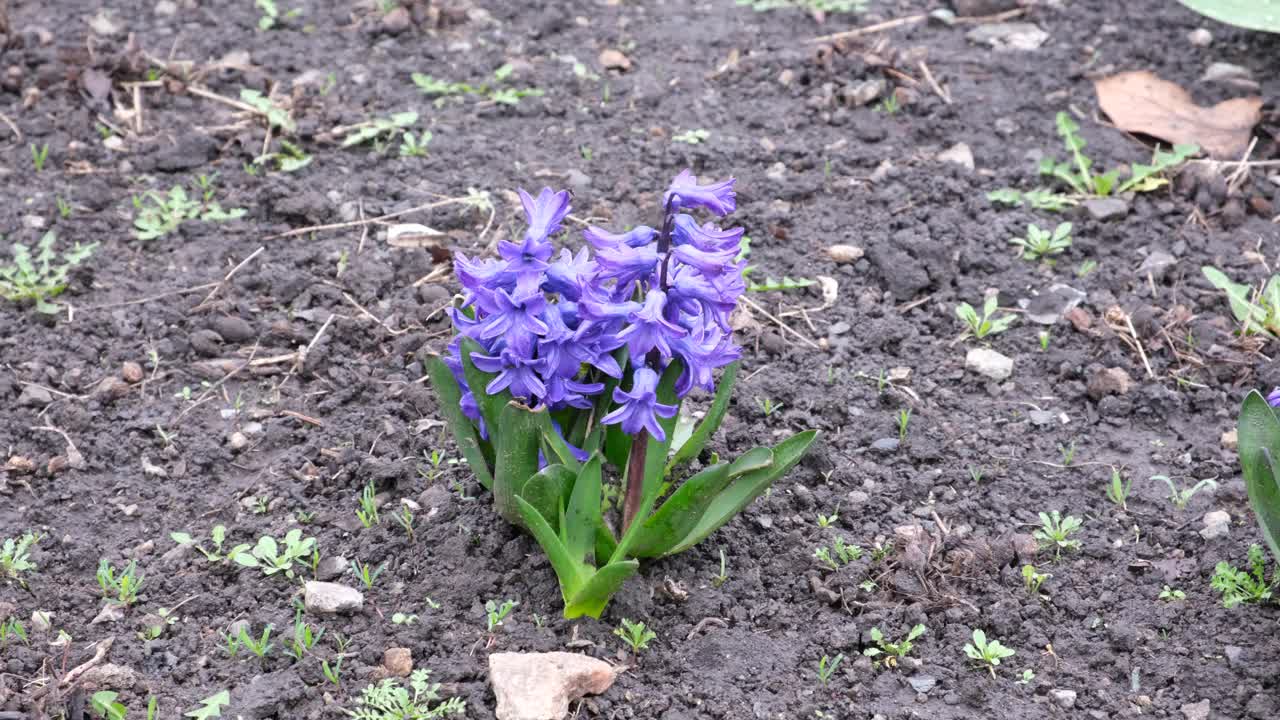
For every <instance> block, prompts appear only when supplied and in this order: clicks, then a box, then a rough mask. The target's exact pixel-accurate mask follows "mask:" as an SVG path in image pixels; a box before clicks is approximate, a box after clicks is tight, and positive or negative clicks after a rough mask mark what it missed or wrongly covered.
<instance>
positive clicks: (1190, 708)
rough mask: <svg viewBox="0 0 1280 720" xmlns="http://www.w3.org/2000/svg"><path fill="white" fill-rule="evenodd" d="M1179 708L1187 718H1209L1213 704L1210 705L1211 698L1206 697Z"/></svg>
mask: <svg viewBox="0 0 1280 720" xmlns="http://www.w3.org/2000/svg"><path fill="white" fill-rule="evenodd" d="M1179 709H1180V710H1182V717H1184V718H1186V720H1209V710H1210V709H1211V706H1210V705H1209V699H1208V698H1205V699H1204V700H1201V701H1200V702H1196V703H1187V704H1186V705H1183V706H1182V707H1181V708H1179Z"/></svg>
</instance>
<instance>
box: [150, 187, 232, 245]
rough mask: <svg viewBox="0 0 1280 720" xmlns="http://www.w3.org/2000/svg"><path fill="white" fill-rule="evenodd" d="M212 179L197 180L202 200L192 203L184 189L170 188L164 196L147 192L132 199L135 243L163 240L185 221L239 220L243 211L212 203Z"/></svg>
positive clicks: (152, 191) (151, 191)
mask: <svg viewBox="0 0 1280 720" xmlns="http://www.w3.org/2000/svg"><path fill="white" fill-rule="evenodd" d="M212 182H213V181H212V180H211V179H209V178H205V177H201V178H200V179H199V181H198V184H199V186H200V187H201V190H202V193H201V195H202V197H203V200H195V199H193V198H191V197H190V196H189V195H187V190H186V188H184V187H182V186H181V185H174V186H173V187H172V188H170V189H169V192H168V193H165V194H163V195H162V194H160V193H158V192H155V191H154V190H148V191H146V192H145V193H143V194H142V195H134V196H133V208H134V211H135V212H134V216H133V228H134V230H133V234H134V237H136V238H138V239H139V240H154V239H156V238H160V237H164V236H165V235H168V234H169V233H171V232H173V231H175V230H177V229H178V227H179V226H181V225H182V223H184V222H186V221H188V220H202V221H205V222H222V221H226V220H234V219H236V218H238V217H243V216H244V214H245V210H244V209H243V208H234V209H232V210H223V209H222V206H221V205H219V204H218V203H216V202H213V199H212V198H213V193H214V190H213V187H212Z"/></svg>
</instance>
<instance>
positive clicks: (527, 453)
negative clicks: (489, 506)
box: [492, 401, 599, 524]
mask: <svg viewBox="0 0 1280 720" xmlns="http://www.w3.org/2000/svg"><path fill="white" fill-rule="evenodd" d="M540 412H543V413H544V412H546V411H545V410H530V409H529V408H527V407H525V406H523V405H521V404H520V403H518V402H515V401H512V402H510V403H507V405H506V407H504V408H502V413H501V415H499V419H498V424H497V425H496V426H492V427H495V428H496V430H495V431H494V437H495V439H494V468H493V506H494V509H496V510H497V511H498V514H499V515H501V516H502V517H503V518H505V519H506V520H507V522H511V523H516V524H519V522H520V513H519V512H518V511H517V510H516V505H515V500H516V496H518V495H520V494H521V492H522V491H523V490H524V484H525V483H526V482H528V480H529V478H530V477H532V476H533V474H534V473H536V472H537V471H538V437H539V425H540V420H539V419H538V413H540ZM597 502H599V501H597Z"/></svg>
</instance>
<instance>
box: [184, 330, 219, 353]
mask: <svg viewBox="0 0 1280 720" xmlns="http://www.w3.org/2000/svg"><path fill="white" fill-rule="evenodd" d="M187 339H188V340H189V341H190V342H191V348H192V349H193V350H195V351H196V352H198V353H200V354H201V355H203V356H205V357H218V356H219V355H221V354H222V336H221V335H219V334H218V333H216V332H214V331H213V330H209V329H207V328H205V329H203V330H196V331H195V332H193V333H191V335H189V336H188V337H187Z"/></svg>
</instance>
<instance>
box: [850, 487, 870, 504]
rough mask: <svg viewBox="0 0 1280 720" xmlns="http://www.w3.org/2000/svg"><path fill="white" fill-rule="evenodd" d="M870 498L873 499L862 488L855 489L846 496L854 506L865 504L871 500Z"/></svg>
mask: <svg viewBox="0 0 1280 720" xmlns="http://www.w3.org/2000/svg"><path fill="white" fill-rule="evenodd" d="M870 499H871V496H870V495H869V494H867V493H865V492H863V491H861V490H853V491H851V492H850V493H849V494H848V495H846V496H845V501H846V502H848V503H849V505H850V506H852V507H858V506H859V505H865V504H867V501H869V500H870Z"/></svg>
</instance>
